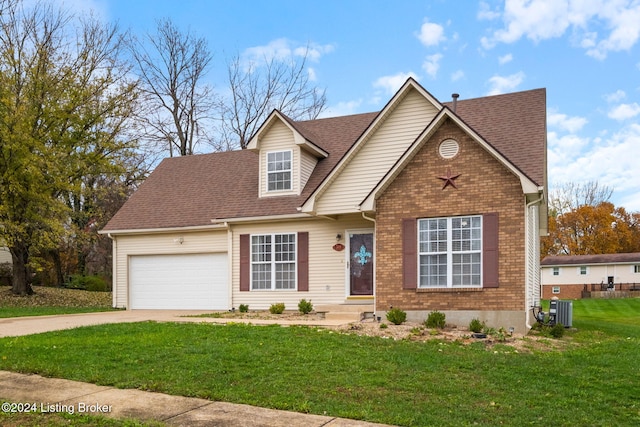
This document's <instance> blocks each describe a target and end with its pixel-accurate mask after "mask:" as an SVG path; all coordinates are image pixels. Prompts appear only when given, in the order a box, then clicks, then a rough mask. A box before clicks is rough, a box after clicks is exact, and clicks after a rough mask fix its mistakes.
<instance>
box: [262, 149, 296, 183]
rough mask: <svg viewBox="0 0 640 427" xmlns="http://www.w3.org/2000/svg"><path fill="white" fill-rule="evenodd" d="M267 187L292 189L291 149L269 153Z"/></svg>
mask: <svg viewBox="0 0 640 427" xmlns="http://www.w3.org/2000/svg"><path fill="white" fill-rule="evenodd" d="M267 189H268V191H282V190H291V150H286V151H273V152H271V153H267Z"/></svg>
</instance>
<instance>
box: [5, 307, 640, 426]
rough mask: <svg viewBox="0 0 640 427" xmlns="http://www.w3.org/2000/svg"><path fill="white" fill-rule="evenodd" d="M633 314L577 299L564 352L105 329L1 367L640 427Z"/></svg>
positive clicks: (436, 416)
mask: <svg viewBox="0 0 640 427" xmlns="http://www.w3.org/2000/svg"><path fill="white" fill-rule="evenodd" d="M603 305H604V308H603ZM637 313H640V299H628V300H615V301H613V300H602V301H596V300H584V301H575V302H574V326H575V327H576V330H575V331H571V332H569V333H568V334H567V335H566V336H565V337H564V338H562V340H561V342H562V343H564V344H565V345H561V346H556V345H543V346H542V347H539V346H537V345H535V343H532V345H531V348H530V349H528V350H527V351H518V350H517V349H514V348H513V347H512V346H508V345H503V344H500V343H495V344H494V345H492V346H486V345H485V344H484V343H482V342H472V343H465V342H463V340H445V339H439V338H438V337H436V338H435V339H430V340H425V341H414V340H411V339H401V340H394V339H392V338H387V339H385V338H381V337H370V336H360V335H356V334H351V333H347V334H345V333H343V332H340V331H332V330H326V329H319V328H313V327H289V328H283V327H279V326H251V325H241V324H228V325H212V324H178V323H163V324H160V323H151V322H146V323H137V324H119V325H102V326H94V327H85V328H78V329H75V330H68V331H60V332H51V333H46V334H40V335H33V336H27V337H18V338H3V339H0V369H4V370H10V371H15V372H33V373H38V374H41V375H45V376H52V377H61V378H68V379H73V380H78V381H87V382H92V383H96V384H102V385H111V386H117V387H122V388H138V389H141V390H152V391H160V392H165V393H169V394H176V395H182V396H196V397H201V398H207V399H211V400H222V401H228V402H236V403H246V404H251V405H256V406H263V407H270V408H279V409H286V410H293V411H299V412H309V413H316V414H327V415H332V416H338V417H345V418H353V419H362V420H368V421H375V422H381V423H387V424H396V425H499V424H504V425H525V424H535V425H545V424H554V425H590V426H593V425H595V426H597V425H638V424H640V404H639V403H638V400H637V396H639V395H640V383H639V382H638V381H637V378H638V375H639V373H640V372H639V368H638V364H637V349H638V344H639V340H640V318H639V316H638V315H637ZM353 332H357V331H353ZM545 340H548V341H551V340H552V339H543V340H542V343H543V344H544V342H545ZM556 347H558V348H559V349H558V348H556Z"/></svg>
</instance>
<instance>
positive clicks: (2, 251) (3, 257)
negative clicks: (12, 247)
mask: <svg viewBox="0 0 640 427" xmlns="http://www.w3.org/2000/svg"><path fill="white" fill-rule="evenodd" d="M12 262H13V260H12V259H11V252H9V248H7V247H6V246H0V264H5V263H8V264H11V263H12Z"/></svg>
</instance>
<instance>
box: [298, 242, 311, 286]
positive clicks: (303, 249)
mask: <svg viewBox="0 0 640 427" xmlns="http://www.w3.org/2000/svg"><path fill="white" fill-rule="evenodd" d="M308 290H309V232H307V231H301V232H300V233H298V291H300V292H306V291H308Z"/></svg>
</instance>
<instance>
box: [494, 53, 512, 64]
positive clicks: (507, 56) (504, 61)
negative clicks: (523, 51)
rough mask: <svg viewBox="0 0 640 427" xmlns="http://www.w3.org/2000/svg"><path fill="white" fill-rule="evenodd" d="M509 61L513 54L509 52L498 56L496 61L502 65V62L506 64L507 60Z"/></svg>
mask: <svg viewBox="0 0 640 427" xmlns="http://www.w3.org/2000/svg"><path fill="white" fill-rule="evenodd" d="M511 61H513V55H511V54H510V53H507V54H506V55H504V56H501V57H499V58H498V63H499V64H500V65H504V64H506V63H508V62H511Z"/></svg>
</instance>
